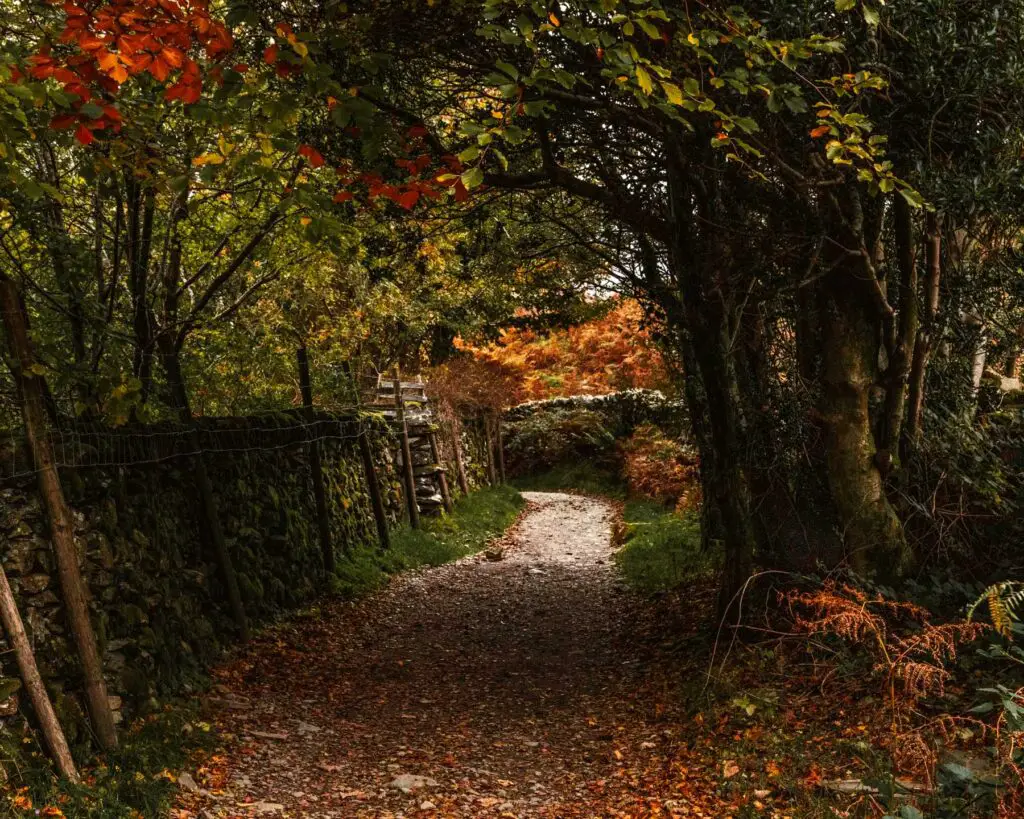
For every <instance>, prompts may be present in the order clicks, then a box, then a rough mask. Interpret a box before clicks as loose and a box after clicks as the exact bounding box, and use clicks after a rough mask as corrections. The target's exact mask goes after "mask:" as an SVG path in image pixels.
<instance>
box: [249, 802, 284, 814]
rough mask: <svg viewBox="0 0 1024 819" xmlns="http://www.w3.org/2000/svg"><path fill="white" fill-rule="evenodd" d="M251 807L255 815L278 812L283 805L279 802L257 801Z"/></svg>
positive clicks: (281, 809)
mask: <svg viewBox="0 0 1024 819" xmlns="http://www.w3.org/2000/svg"><path fill="white" fill-rule="evenodd" d="M253 807H254V808H255V810H256V815H257V816H265V815H267V814H270V813H280V812H281V811H283V810H284V805H282V804H281V803H280V802H257V803H256V804H255V805H254V806H253Z"/></svg>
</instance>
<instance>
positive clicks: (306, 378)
mask: <svg viewBox="0 0 1024 819" xmlns="http://www.w3.org/2000/svg"><path fill="white" fill-rule="evenodd" d="M295 354H296V358H297V359H298V363H299V392H301V393H302V408H303V410H304V414H305V416H306V421H307V423H309V424H310V425H312V426H313V428H314V429H315V416H314V413H313V384H312V379H311V378H310V375H309V350H307V349H306V345H305V344H303V345H302V346H301V347H299V349H298V350H296V351H295ZM309 473H310V478H311V479H312V481H313V500H314V501H315V503H316V524H317V531H318V533H319V535H320V554H321V556H322V558H323V564H324V576H325V577H326V578H330V577H331V575H333V574H334V544H333V543H331V519H330V516H329V515H328V513H327V491H326V489H325V488H324V467H323V462H322V461H321V460H320V441H319V439H317V438H316V437H314V438H313V439H312V440H311V441H310V442H309Z"/></svg>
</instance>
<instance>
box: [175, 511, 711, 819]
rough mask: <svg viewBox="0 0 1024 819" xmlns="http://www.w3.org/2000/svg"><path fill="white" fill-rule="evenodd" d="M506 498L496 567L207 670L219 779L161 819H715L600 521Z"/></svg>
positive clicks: (421, 582) (446, 572)
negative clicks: (509, 527) (511, 504)
mask: <svg viewBox="0 0 1024 819" xmlns="http://www.w3.org/2000/svg"><path fill="white" fill-rule="evenodd" d="M525 496H526V498H527V499H528V501H529V502H530V506H529V508H528V511H527V513H526V514H525V515H524V517H523V518H522V519H521V521H520V523H519V524H518V526H517V527H516V528H515V529H514V530H513V532H512V533H511V534H510V536H509V537H508V538H506V540H505V542H504V544H503V551H502V557H501V559H497V560H496V559H492V558H493V557H495V555H493V550H492V554H491V556H490V557H488V556H487V555H479V556H477V557H474V558H470V559H466V560H463V561H460V562H458V563H454V564H450V565H448V566H443V567H439V568H436V569H431V570H428V571H424V572H421V573H416V574H412V575H408V576H405V577H402V578H399V579H397V580H396V581H395V582H394V583H392V584H391V585H390V586H389V587H388V588H387V589H386V590H385V591H383V592H381V593H379V594H377V595H374V596H373V597H371V598H369V599H367V600H364V601H362V602H360V603H357V604H340V603H339V604H332V605H331V606H329V607H327V608H326V609H325V611H324V616H323V617H322V618H318V619H315V620H312V619H311V620H307V621H305V622H301V623H299V624H297V625H296V626H295V627H293V628H291V629H290V630H288V631H286V632H282V633H280V634H278V635H277V636H276V638H274V639H263V640H261V641H257V642H256V643H255V644H254V646H253V648H252V650H251V651H250V652H248V653H247V655H246V656H245V657H244V658H242V659H240V660H238V661H236V662H235V663H233V664H231V665H230V666H228V667H226V668H224V669H222V671H221V672H220V674H219V676H220V678H221V680H222V686H221V687H220V689H219V691H220V694H219V698H218V702H217V707H218V714H217V720H218V725H219V727H220V730H221V732H222V733H223V734H224V735H225V736H226V737H227V752H226V762H225V763H224V766H223V767H224V770H222V771H218V770H217V769H216V768H212V769H211V770H209V771H201V772H200V773H199V774H198V775H197V776H196V779H197V780H198V786H197V787H198V788H200V789H202V792H201V793H197V792H193V793H191V794H187V795H186V796H185V797H184V798H183V801H182V807H183V808H184V812H183V813H179V815H180V816H220V817H226V816H250V815H264V816H275V815H276V816H289V817H362V816H366V817H371V816H372V817H386V816H396V817H397V816H452V817H485V816H512V817H534V816H544V817H556V816H566V817H575V816H646V815H652V814H651V813H650V811H652V810H655V811H658V810H660V811H661V813H658V814H657V815H687V816H693V815H704V816H713V815H716V814H715V812H714V811H713V810H709V809H708V801H707V799H708V797H707V796H706V794H708V793H710V792H711V790H712V786H711V785H710V784H709V783H708V784H707V786H706V787H704V786H702V784H701V783H702V782H703V780H704V779H705V778H707V777H710V772H705V771H701V770H700V768H699V766H697V767H693V766H691V767H690V768H686V767H683V766H682V764H681V763H680V761H679V760H680V755H679V754H680V753H681V752H682V751H683V748H682V743H683V741H684V740H685V738H686V737H685V734H686V732H687V729H686V728H685V727H684V726H683V724H682V721H681V720H682V718H681V716H680V715H678V714H675V713H673V708H674V707H675V706H673V705H672V702H673V700H674V699H675V698H674V697H673V696H672V694H671V692H670V691H669V690H667V689H668V687H669V686H670V685H671V682H670V679H671V677H670V675H669V673H668V672H667V671H666V670H665V669H661V668H658V667H657V666H656V665H652V663H651V662H650V657H651V656H653V655H652V653H651V652H650V651H649V650H648V648H646V647H645V645H644V643H643V641H642V640H638V639H637V638H636V634H637V626H638V624H640V623H642V622H643V621H644V617H645V612H644V605H645V604H643V603H642V602H641V601H639V600H637V599H636V598H634V596H633V595H632V594H631V593H630V592H629V591H628V590H627V589H625V587H624V586H623V585H622V583H621V582H620V581H619V579H618V578H617V576H616V571H615V567H614V564H613V562H612V550H611V546H610V542H609V541H610V525H611V521H612V509H611V507H610V506H609V505H608V504H606V503H604V502H602V501H599V500H593V499H588V498H582V497H576V496H572V495H565V494H555V493H526V495H525ZM218 779H219V780H222V781H217V780H218ZM187 784H189V785H192V784H193V783H191V782H189V783H187ZM217 786H219V787H217ZM218 790H219V791H220V792H219V793H218V792H216V791H218ZM210 791H212V792H210ZM695 791H702V792H703V793H704V794H705V796H703V797H700V798H698V797H695V796H694V792H695ZM693 800H696V801H693Z"/></svg>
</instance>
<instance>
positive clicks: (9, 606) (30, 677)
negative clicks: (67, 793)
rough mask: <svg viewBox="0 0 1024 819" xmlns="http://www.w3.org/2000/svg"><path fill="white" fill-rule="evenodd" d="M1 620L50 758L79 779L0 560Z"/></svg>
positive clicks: (70, 776)
mask: <svg viewBox="0 0 1024 819" xmlns="http://www.w3.org/2000/svg"><path fill="white" fill-rule="evenodd" d="M0 622H2V623H3V626H4V631H5V632H6V633H7V639H8V641H9V642H10V644H11V648H12V649H14V656H15V659H16V660H17V661H18V670H19V671H20V672H21V680H22V682H24V683H25V690H26V691H27V692H28V698H29V700H30V701H31V702H32V708H33V710H34V711H35V712H36V718H37V719H38V720H39V726H40V727H41V728H42V731H43V737H44V739H45V740H46V745H47V747H49V749H50V753H51V754H52V755H53V761H54V762H55V763H56V764H57V770H58V771H60V774H61V776H63V777H64V778H65V779H69V780H71V781H72V782H78V781H79V778H78V769H77V768H75V761H74V760H73V759H72V758H71V749H70V748H68V740H67V737H65V736H64V729H63V728H61V727H60V722H58V721H57V715H56V714H55V713H54V711H53V703H51V702H50V696H49V695H48V694H47V693H46V686H45V685H44V684H43V678H42V677H41V676H40V675H39V666H37V665H36V657H35V654H34V653H33V652H32V645H31V644H30V643H29V641H28V635H27V634H26V633H25V625H24V623H22V620H21V614H20V613H19V612H18V604H17V603H16V602H15V600H14V593H13V592H12V591H11V584H10V583H9V582H7V573H6V572H5V571H4V567H3V564H2V563H0Z"/></svg>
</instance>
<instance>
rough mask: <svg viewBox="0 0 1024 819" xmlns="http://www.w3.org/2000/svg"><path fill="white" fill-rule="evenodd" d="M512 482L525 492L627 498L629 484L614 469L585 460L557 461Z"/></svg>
mask: <svg viewBox="0 0 1024 819" xmlns="http://www.w3.org/2000/svg"><path fill="white" fill-rule="evenodd" d="M512 484H513V485H514V486H515V487H516V488H517V489H519V490H521V491H523V492H557V491H560V490H570V491H575V492H583V493H584V494H588V495H602V496H604V497H606V498H613V499H616V500H621V499H623V498H625V497H626V486H625V484H624V483H623V481H622V479H621V478H620V477H619V476H618V475H617V474H616V473H615V471H614V470H612V469H608V468H606V467H602V466H599V465H597V464H595V463H593V462H592V461H585V460H579V461H574V462H572V463H563V464H558V465H557V466H555V467H553V468H551V469H549V470H545V471H543V472H540V473H537V474H532V475H526V476H523V477H518V478H515V479H514V480H513V481H512Z"/></svg>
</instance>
